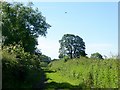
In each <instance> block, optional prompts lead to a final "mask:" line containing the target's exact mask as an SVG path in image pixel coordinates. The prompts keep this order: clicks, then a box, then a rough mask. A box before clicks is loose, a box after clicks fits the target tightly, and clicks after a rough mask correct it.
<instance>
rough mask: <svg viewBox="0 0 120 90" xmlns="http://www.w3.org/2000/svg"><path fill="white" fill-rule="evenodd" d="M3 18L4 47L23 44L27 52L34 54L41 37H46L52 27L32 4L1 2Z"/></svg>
mask: <svg viewBox="0 0 120 90" xmlns="http://www.w3.org/2000/svg"><path fill="white" fill-rule="evenodd" d="M0 6H2V8H1V16H2V35H3V37H4V39H3V42H4V45H8V44H13V43H14V42H15V43H16V44H18V43H19V42H21V45H22V47H23V48H24V50H25V51H27V52H30V53H33V52H34V51H35V49H36V45H37V44H38V42H37V38H38V37H39V35H41V36H46V34H47V29H48V28H49V27H50V25H49V24H48V23H46V20H45V17H43V16H42V14H41V12H39V11H38V9H37V8H36V9H33V7H32V4H30V3H29V5H27V6H25V5H23V4H22V3H18V2H14V3H8V2H0Z"/></svg>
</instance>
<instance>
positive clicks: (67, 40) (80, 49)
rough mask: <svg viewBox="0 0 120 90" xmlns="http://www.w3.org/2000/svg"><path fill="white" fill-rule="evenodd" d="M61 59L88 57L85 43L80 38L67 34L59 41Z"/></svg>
mask: <svg viewBox="0 0 120 90" xmlns="http://www.w3.org/2000/svg"><path fill="white" fill-rule="evenodd" d="M59 43H60V49H59V53H60V55H59V58H62V57H64V56H69V57H70V58H77V57H80V56H86V53H85V42H84V41H83V39H82V38H81V37H79V36H75V35H73V34H65V35H64V36H63V37H62V39H61V40H59Z"/></svg>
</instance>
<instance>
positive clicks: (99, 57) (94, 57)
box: [91, 52, 103, 59]
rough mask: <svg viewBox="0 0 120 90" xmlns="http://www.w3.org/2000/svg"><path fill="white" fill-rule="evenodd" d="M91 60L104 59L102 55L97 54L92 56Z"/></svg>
mask: <svg viewBox="0 0 120 90" xmlns="http://www.w3.org/2000/svg"><path fill="white" fill-rule="evenodd" d="M91 58H93V59H103V56H102V55H101V54H100V53H98V52H96V53H93V54H91Z"/></svg>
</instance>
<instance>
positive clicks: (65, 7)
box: [33, 2, 118, 59]
mask: <svg viewBox="0 0 120 90" xmlns="http://www.w3.org/2000/svg"><path fill="white" fill-rule="evenodd" d="M33 3H34V7H37V8H38V9H39V11H41V12H42V15H43V16H45V17H46V22H47V23H49V24H50V25H51V27H50V29H48V30H47V31H48V33H47V35H46V37H41V36H40V37H39V38H38V44H39V45H38V46H37V47H38V48H39V49H40V50H41V51H42V53H43V54H45V55H47V56H49V57H51V58H52V59H54V58H58V55H59V48H60V44H59V40H60V39H61V38H62V36H63V35H64V34H74V35H78V36H80V37H81V38H82V39H83V41H84V42H85V46H86V50H85V51H86V53H87V54H88V56H90V55H91V54H92V53H95V52H99V53H101V54H102V55H106V56H108V57H110V56H111V55H117V52H118V3H117V2H76V3H75V2H33ZM65 12H67V13H65Z"/></svg>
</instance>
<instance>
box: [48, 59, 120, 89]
mask: <svg viewBox="0 0 120 90" xmlns="http://www.w3.org/2000/svg"><path fill="white" fill-rule="evenodd" d="M118 66H119V65H118V60H116V59H106V60H99V59H98V60H97V59H94V60H93V59H88V58H80V59H71V60H67V62H64V60H57V61H53V62H51V63H50V64H49V69H50V70H52V71H56V72H55V73H47V77H48V78H50V79H49V80H48V82H52V81H54V82H59V83H62V82H67V83H70V84H72V85H80V84H82V83H84V84H85V87H86V88H88V87H89V88H118Z"/></svg>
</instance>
